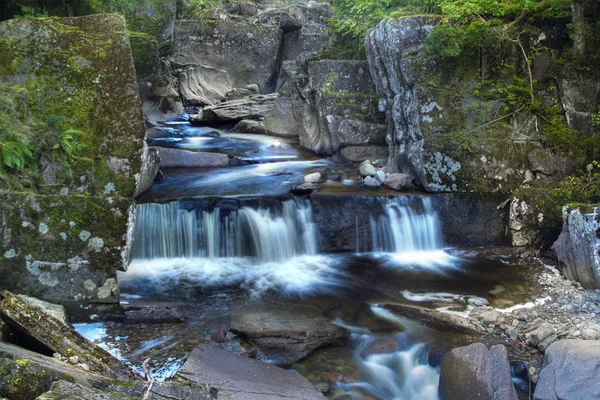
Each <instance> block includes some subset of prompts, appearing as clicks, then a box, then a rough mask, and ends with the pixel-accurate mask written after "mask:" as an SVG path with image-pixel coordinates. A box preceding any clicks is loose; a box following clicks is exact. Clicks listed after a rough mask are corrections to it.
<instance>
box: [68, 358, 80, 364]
mask: <svg viewBox="0 0 600 400" xmlns="http://www.w3.org/2000/svg"><path fill="white" fill-rule="evenodd" d="M69 364H73V365H77V364H79V357H78V356H72V357H69Z"/></svg>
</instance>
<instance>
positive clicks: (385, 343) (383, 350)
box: [360, 338, 398, 357]
mask: <svg viewBox="0 0 600 400" xmlns="http://www.w3.org/2000/svg"><path fill="white" fill-rule="evenodd" d="M396 350H398V343H396V341H395V340H393V339H389V338H378V339H375V340H374V341H373V342H371V343H370V344H369V345H368V346H367V347H366V348H365V349H364V350H363V351H361V353H360V356H361V357H367V356H369V355H371V354H388V353H393V352H395V351H396Z"/></svg>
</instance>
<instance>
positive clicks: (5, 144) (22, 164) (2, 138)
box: [0, 131, 33, 173]
mask: <svg viewBox="0 0 600 400" xmlns="http://www.w3.org/2000/svg"><path fill="white" fill-rule="evenodd" d="M32 161H33V153H32V151H31V145H30V143H28V142H27V141H25V139H24V137H23V135H22V134H20V133H19V132H14V131H11V132H3V133H0V171H1V173H5V172H8V171H10V170H14V171H23V170H24V169H25V168H26V167H29V166H31V165H32Z"/></svg>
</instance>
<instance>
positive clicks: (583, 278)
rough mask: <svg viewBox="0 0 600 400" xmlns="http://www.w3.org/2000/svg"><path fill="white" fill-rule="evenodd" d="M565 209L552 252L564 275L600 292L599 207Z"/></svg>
mask: <svg viewBox="0 0 600 400" xmlns="http://www.w3.org/2000/svg"><path fill="white" fill-rule="evenodd" d="M588 211H589V212H585V210H583V209H582V208H570V207H564V208H563V228H562V232H561V234H560V236H559V237H558V240H557V241H556V242H554V245H553V246H552V249H553V250H554V252H555V253H556V257H557V258H558V261H559V265H560V268H561V271H562V273H563V274H564V275H565V276H566V277H567V278H569V279H571V280H573V281H577V282H579V283H581V285H582V286H583V287H584V288H586V289H600V256H599V254H600V207H593V208H591V209H590V210H588Z"/></svg>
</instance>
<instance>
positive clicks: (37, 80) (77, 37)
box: [0, 15, 144, 196]
mask: <svg viewBox="0 0 600 400" xmlns="http://www.w3.org/2000/svg"><path fill="white" fill-rule="evenodd" d="M0 37H2V40H0V52H1V53H2V54H3V57H2V60H3V61H2V62H1V63H0V81H1V82H5V83H8V84H9V85H12V86H14V87H19V88H22V89H23V90H25V91H26V93H27V96H26V97H25V101H26V103H27V104H26V105H27V109H28V110H29V111H30V114H31V116H30V122H32V123H35V122H46V121H47V120H48V119H49V118H51V117H61V118H64V123H65V125H66V126H68V127H69V128H72V129H77V130H80V131H81V132H82V134H81V136H80V137H79V139H78V140H79V142H80V143H81V144H83V146H84V148H83V150H81V151H80V153H79V154H78V155H79V157H83V158H87V159H93V160H101V162H99V163H96V165H95V166H94V169H93V171H91V172H92V174H93V177H94V183H93V185H91V186H90V189H89V190H90V192H91V194H101V192H102V191H103V190H104V188H105V187H106V185H110V186H111V187H112V186H114V191H112V192H111V194H113V195H121V196H131V195H132V194H133V192H134V188H135V176H134V175H135V173H136V172H137V171H139V169H140V155H141V150H142V146H143V137H144V126H143V119H142V111H141V105H140V100H139V95H138V91H137V84H136V77H135V70H134V67H133V63H132V58H131V49H130V46H129V40H128V38H127V35H126V34H125V24H124V20H123V18H122V17H119V16H117V15H95V16H88V17H80V18H45V19H19V20H9V21H4V22H2V23H0ZM6 54H8V55H10V57H4V55H6ZM77 178H78V177H75V179H77Z"/></svg>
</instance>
